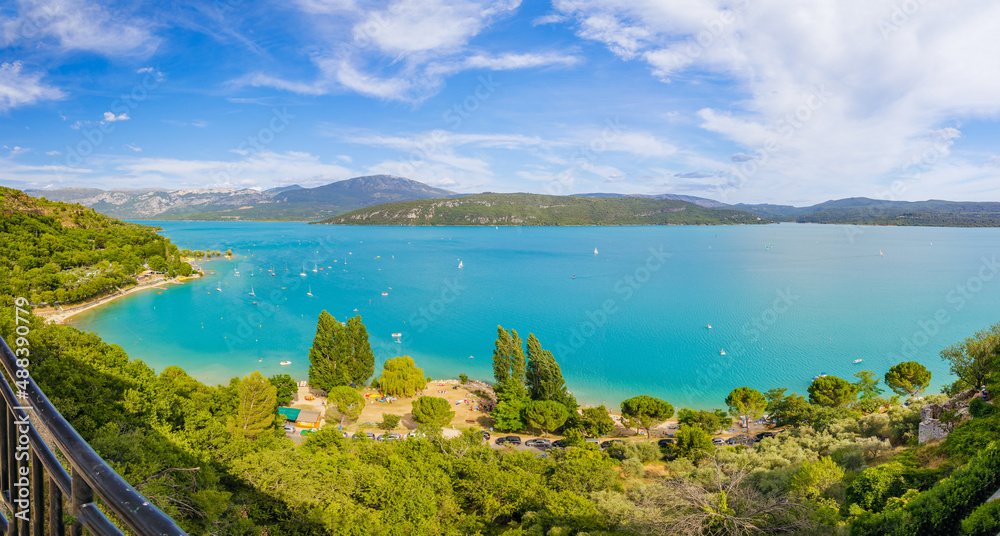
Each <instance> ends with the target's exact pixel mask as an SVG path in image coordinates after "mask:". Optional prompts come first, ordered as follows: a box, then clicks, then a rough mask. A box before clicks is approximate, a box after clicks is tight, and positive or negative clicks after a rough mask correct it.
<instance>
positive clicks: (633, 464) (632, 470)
mask: <svg viewBox="0 0 1000 536" xmlns="http://www.w3.org/2000/svg"><path fill="white" fill-rule="evenodd" d="M622 473H624V474H625V476H628V477H632V478H638V477H640V476H642V475H643V474H644V473H645V469H643V467H642V462H640V461H639V459H638V458H629V459H627V460H625V461H623V462H622Z"/></svg>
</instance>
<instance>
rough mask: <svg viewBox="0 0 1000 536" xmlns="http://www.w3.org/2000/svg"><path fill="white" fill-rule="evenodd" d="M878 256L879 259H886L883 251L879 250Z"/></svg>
mask: <svg viewBox="0 0 1000 536" xmlns="http://www.w3.org/2000/svg"><path fill="white" fill-rule="evenodd" d="M878 256H879V257H885V253H882V250H881V249H880V250H878Z"/></svg>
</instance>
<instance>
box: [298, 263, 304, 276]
mask: <svg viewBox="0 0 1000 536" xmlns="http://www.w3.org/2000/svg"><path fill="white" fill-rule="evenodd" d="M299 275H301V276H302V277H305V276H306V265H304V264H303V265H302V273H301V274H299Z"/></svg>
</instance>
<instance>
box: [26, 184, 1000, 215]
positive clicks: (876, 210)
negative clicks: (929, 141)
mask: <svg viewBox="0 0 1000 536" xmlns="http://www.w3.org/2000/svg"><path fill="white" fill-rule="evenodd" d="M26 193H28V194H29V195H32V196H35V197H43V196H44V197H45V198H47V199H49V200H52V201H64V202H68V203H80V204H81V205H84V206H87V207H92V208H94V209H95V210H97V211H98V212H100V213H102V214H106V215H108V216H111V217H113V218H118V219H124V220H251V221H280V220H291V221H316V220H324V219H329V218H331V217H334V216H338V215H341V214H345V213H350V212H352V211H357V210H358V209H364V208H367V207H372V206H376V205H382V204H386V203H398V202H409V201H417V200H427V199H436V200H440V199H468V198H473V197H476V196H482V195H509V194H492V193H489V192H487V193H485V194H457V193H455V192H450V191H448V190H443V189H441V188H434V187H431V186H428V185H426V184H424V183H422V182H417V181H414V180H410V179H405V178H402V177H394V176H391V175H371V176H366V177H355V178H353V179H347V180H342V181H338V182H333V183H330V184H327V185H324V186H318V187H316V188H303V187H301V186H299V185H291V186H282V187H279V188H271V189H269V190H263V191H260V190H255V189H224V188H217V189H201V190H199V189H188V190H168V189H165V188H141V189H130V190H100V189H97V188H64V189H61V190H26ZM517 195H531V194H517ZM541 197H551V198H557V199H561V200H567V199H592V200H594V199H608V200H612V199H620V200H624V199H635V200H648V201H679V202H684V203H690V204H693V205H695V206H698V207H700V208H705V209H720V208H729V209H733V210H738V211H746V212H749V213H753V214H755V215H756V216H759V217H760V218H761V219H762V220H766V221H788V222H801V223H837V224H861V225H936V226H946V227H994V226H1000V203H994V202H960V201H939V200H930V201H918V202H908V201H885V200H879V199H868V198H865V197H852V198H848V199H838V200H833V201H826V202H824V203H819V204H817V205H813V206H810V207H793V206H790V205H767V204H757V205H752V204H739V205H727V204H726V203H722V202H720V201H716V200H714V199H706V198H703V197H694V196H688V195H679V194H618V193H600V192H598V193H586V194H574V195H573V196H541ZM511 199H513V198H511ZM566 203H575V202H573V201H561V202H560V203H559V204H560V205H563V204H566ZM420 206H423V205H420ZM574 206H576V209H574V210H577V209H580V206H577V205H574ZM606 206H616V207H636V209H637V210H639V212H640V213H644V211H645V210H646V209H645V206H644V205H641V204H629V203H623V204H618V205H615V204H606ZM466 208H468V207H466ZM389 210H396V209H395V208H391V209H389ZM523 210H527V209H525V208H524V207H521V208H519V209H517V210H515V211H514V212H512V213H511V214H507V215H506V216H503V215H500V214H494V213H491V214H488V215H483V214H480V215H477V216H476V217H484V218H487V219H490V220H491V219H494V218H500V217H509V218H515V219H517V218H521V217H522V216H525V217H526V216H528V215H529V214H528V213H527V212H523ZM557 212H558V211H557ZM571 212H572V211H571ZM383 214H384V213H383ZM469 214H470V217H471V214H472V213H469ZM545 214H548V215H543V214H542V213H535V214H534V216H533V217H536V218H539V220H538V221H547V220H546V218H549V217H551V215H552V214H555V212H551V211H549V212H546V213H545ZM688 214H693V212H689V213H688ZM632 216H633V220H630V221H635V220H634V218H640V217H641V218H647V217H646V216H639V215H638V213H637V214H634V215H632ZM449 217H450V216H449ZM432 219H433V220H434V221H439V219H438V218H432ZM571 219H572V220H573V221H590V220H591V219H592V220H593V221H600V222H605V220H604V219H603V217H602V216H596V215H595V216H594V217H593V218H590V217H583V216H581V215H580V214H577V213H575V212H574V213H573V215H572V216H571ZM625 219H628V218H626V217H625V215H624V214H622V213H618V214H617V215H615V216H614V217H613V218H612V219H611V220H609V221H615V222H620V221H624V220H625ZM647 219H648V218H647ZM557 220H560V221H561V219H560V218H557ZM567 221H568V220H567ZM605 223H606V222H605ZM494 225H495V224H494Z"/></svg>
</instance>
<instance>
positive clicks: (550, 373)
mask: <svg viewBox="0 0 1000 536" xmlns="http://www.w3.org/2000/svg"><path fill="white" fill-rule="evenodd" d="M527 359H528V364H527V370H526V372H525V380H526V383H527V386H528V391H529V393H530V395H531V399H532V400H555V401H556V402H559V403H561V404H563V405H565V406H566V407H567V408H568V409H569V410H570V411H571V412H575V411H576V406H577V404H576V399H575V398H573V395H571V394H569V392H567V391H566V382H565V380H563V375H562V370H561V369H560V368H559V363H557V362H556V358H555V356H553V355H552V352H550V351H548V350H543V349H542V345H541V343H540V342H538V338H537V337H535V334H534V333H532V334H529V335H528V351H527Z"/></svg>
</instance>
